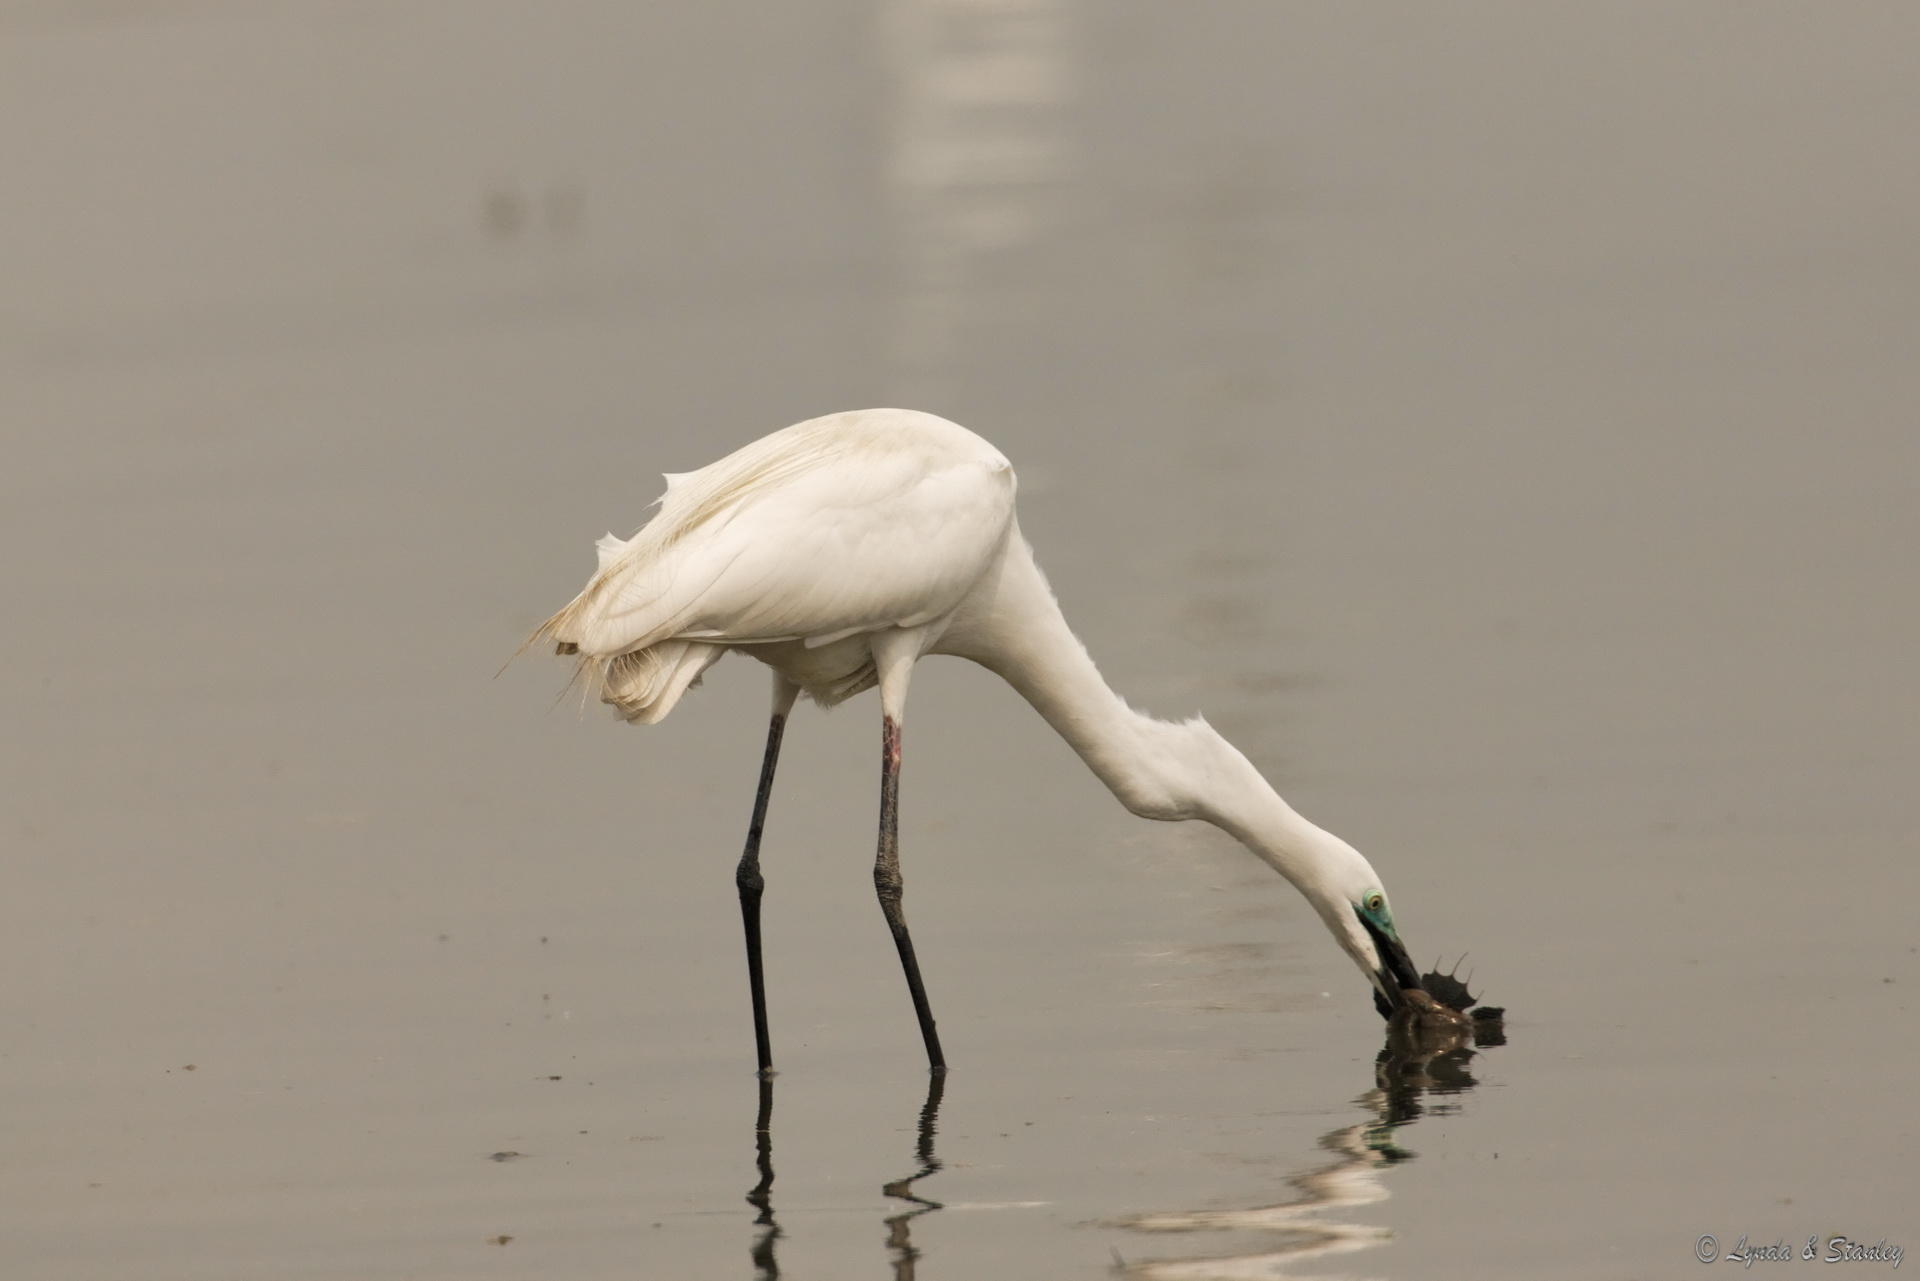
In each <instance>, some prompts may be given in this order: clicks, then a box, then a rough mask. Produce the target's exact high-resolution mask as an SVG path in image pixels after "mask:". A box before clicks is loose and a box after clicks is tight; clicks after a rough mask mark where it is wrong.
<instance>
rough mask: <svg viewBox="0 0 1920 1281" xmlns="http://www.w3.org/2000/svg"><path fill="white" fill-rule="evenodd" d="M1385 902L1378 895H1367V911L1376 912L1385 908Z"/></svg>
mask: <svg viewBox="0 0 1920 1281" xmlns="http://www.w3.org/2000/svg"><path fill="white" fill-rule="evenodd" d="M1386 902H1387V901H1386V900H1385V899H1383V898H1381V897H1380V896H1379V895H1378V894H1369V895H1367V910H1368V911H1369V912H1378V911H1379V910H1380V909H1381V908H1382V907H1384V906H1386Z"/></svg>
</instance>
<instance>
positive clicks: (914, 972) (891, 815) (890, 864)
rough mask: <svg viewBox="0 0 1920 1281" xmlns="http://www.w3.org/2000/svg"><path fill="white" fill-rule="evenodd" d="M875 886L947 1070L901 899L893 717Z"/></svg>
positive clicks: (886, 741) (884, 747)
mask: <svg viewBox="0 0 1920 1281" xmlns="http://www.w3.org/2000/svg"><path fill="white" fill-rule="evenodd" d="M873 888H874V890H875V891H876V892H878V894H879V896H880V910H881V911H882V912H884V913H885V914H886V917H887V928H888V929H889V930H891V931H893V946H894V948H895V950H897V951H898V952H899V953H900V968H901V970H902V971H903V972H905V974H906V976H907V991H908V992H909V993H910V994H911V995H912V997H913V1013H914V1016H915V1017H916V1018H918V1019H919V1020H920V1039H921V1040H923V1041H925V1042H926V1045H927V1066H928V1067H929V1068H931V1069H932V1070H933V1071H935V1072H945V1071H946V1070H947V1060H946V1056H945V1055H943V1054H941V1052H940V1034H939V1033H938V1032H937V1031H935V1030H934V1026H933V1010H932V1009H931V1008H930V1007H929V1006H928V1005H927V987H926V984H925V983H923V982H922V981H921V979H920V962H919V960H918V959H916V958H915V956H914V954H913V935H912V934H910V933H908V932H907V914H906V910H905V909H904V908H903V907H902V906H901V902H900V900H901V899H902V898H903V897H904V895H905V892H906V886H905V884H904V882H903V881H902V880H901V877H900V723H899V722H898V721H896V720H894V719H893V717H891V716H888V717H885V718H883V719H882V721H881V765H880V852H879V854H878V855H877V856H875V858H874V860H873Z"/></svg>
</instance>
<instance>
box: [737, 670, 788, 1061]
mask: <svg viewBox="0 0 1920 1281" xmlns="http://www.w3.org/2000/svg"><path fill="white" fill-rule="evenodd" d="M799 692H800V690H799V687H798V686H796V685H794V684H792V683H790V682H789V681H787V680H786V679H785V678H783V677H781V676H779V675H775V676H774V678H773V719H772V720H771V721H770V722H769V723H768V725H767V751H766V755H765V756H764V757H762V758H761V761H760V786H759V789H758V790H757V791H756V792H755V793H754V797H753V820H752V821H751V822H750V823H748V824H747V848H746V852H745V853H743V854H741V855H740V867H739V869H738V870H737V871H736V872H735V873H734V877H733V879H734V883H735V884H736V885H738V886H739V887H740V923H741V925H742V926H743V927H744V928H745V930H746V935H747V983H748V984H749V986H751V987H752V989H753V1041H754V1048H755V1050H756V1051H757V1052H758V1054H759V1058H760V1074H761V1075H762V1076H766V1075H767V1074H768V1073H770V1072H772V1071H773V1047H772V1043H771V1041H770V1040H769V1038H768V1036H767V980H766V974H765V972H764V971H763V969H762V967H761V962H760V895H761V892H762V891H763V890H764V889H765V888H766V882H765V881H764V880H763V879H762V878H761V875H760V833H761V831H762V830H763V829H764V828H765V827H766V825H767V798H768V797H770V796H771V795H772V794H773V767H774V766H775V765H777V764H778V763H779V761H780V738H781V735H782V734H784V733H785V732H786V728H787V713H788V712H790V711H792V710H793V700H794V698H795V697H796V696H797V695H798V694H799Z"/></svg>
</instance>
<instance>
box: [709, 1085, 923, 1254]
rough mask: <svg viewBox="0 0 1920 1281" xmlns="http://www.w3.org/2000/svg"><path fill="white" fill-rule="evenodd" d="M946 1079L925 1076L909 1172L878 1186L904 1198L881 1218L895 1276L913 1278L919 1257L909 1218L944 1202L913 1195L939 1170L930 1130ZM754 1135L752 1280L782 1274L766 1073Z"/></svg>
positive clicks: (770, 1092) (770, 1088) (750, 1198)
mask: <svg viewBox="0 0 1920 1281" xmlns="http://www.w3.org/2000/svg"><path fill="white" fill-rule="evenodd" d="M946 1081H947V1078H946V1074H945V1073H943V1072H934V1073H931V1074H930V1075H929V1076H928V1079H927V1099H926V1102H925V1103H923V1104H921V1106H920V1124H919V1127H918V1130H917V1132H916V1136H915V1139H914V1146H913V1159H914V1162H915V1166H914V1170H913V1172H912V1173H911V1174H909V1175H907V1176H906V1177H905V1178H900V1179H894V1180H893V1181H891V1182H889V1183H886V1184H883V1185H882V1186H881V1189H880V1190H881V1192H883V1193H884V1194H886V1195H887V1196H889V1197H892V1198H894V1199H895V1200H898V1201H904V1202H906V1208H905V1209H902V1210H901V1211H900V1212H899V1213H897V1214H890V1215H888V1216H887V1217H886V1218H885V1219H884V1220H882V1222H883V1224H884V1225H885V1227H886V1229H887V1252H888V1254H889V1256H890V1257H891V1259H892V1262H893V1276H894V1281H913V1274H914V1266H915V1264H916V1263H917V1262H918V1261H919V1258H920V1251H919V1249H918V1248H916V1247H915V1246H914V1244H913V1229H912V1224H913V1221H914V1220H915V1219H917V1218H919V1217H920V1216H921V1215H923V1214H931V1213H933V1212H934V1211H935V1210H938V1209H941V1208H943V1207H942V1205H941V1203H940V1202H938V1201H934V1200H930V1199H928V1198H927V1197H924V1196H920V1195H917V1194H916V1193H915V1192H914V1190H913V1185H914V1184H915V1183H916V1182H917V1181H919V1180H920V1179H924V1178H926V1177H927V1176H928V1175H932V1174H937V1173H939V1171H940V1158H939V1157H937V1156H935V1155H934V1152H933V1136H934V1133H935V1131H936V1130H937V1129H938V1128H939V1121H940V1099H941V1097H942V1095H943V1094H944V1093H945V1091H946ZM753 1140H754V1158H755V1163H756V1164H757V1166H758V1168H759V1171H760V1181H759V1182H758V1183H756V1184H754V1185H753V1187H752V1189H751V1190H749V1191H748V1193H747V1204H749V1205H751V1206H752V1207H753V1208H754V1209H756V1210H758V1211H759V1214H758V1215H757V1216H755V1218H754V1220H753V1225H754V1227H755V1228H756V1229H757V1231H756V1232H755V1234H754V1238H753V1245H752V1246H751V1247H750V1249H749V1250H748V1253H749V1254H750V1255H751V1257H752V1259H753V1275H754V1277H755V1279H756V1281H773V1279H774V1278H776V1277H778V1276H779V1275H780V1261H779V1259H778V1258H777V1257H776V1255H775V1253H774V1244H775V1243H776V1242H777V1241H779V1240H780V1238H781V1236H782V1235H784V1234H783V1233H782V1231H781V1228H780V1224H779V1221H778V1220H776V1219H775V1218H774V1217H773V1080H772V1078H770V1077H761V1078H760V1106H759V1110H758V1112H757V1113H756V1114H755V1117H754V1123H753Z"/></svg>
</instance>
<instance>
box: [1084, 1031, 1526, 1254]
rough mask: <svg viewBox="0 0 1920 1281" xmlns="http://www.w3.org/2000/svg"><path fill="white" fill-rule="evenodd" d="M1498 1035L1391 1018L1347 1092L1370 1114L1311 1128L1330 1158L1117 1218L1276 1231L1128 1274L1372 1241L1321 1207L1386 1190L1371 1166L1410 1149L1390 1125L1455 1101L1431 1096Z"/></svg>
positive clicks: (1459, 1080)
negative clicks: (1290, 1191) (1366, 1075)
mask: <svg viewBox="0 0 1920 1281" xmlns="http://www.w3.org/2000/svg"><path fill="white" fill-rule="evenodd" d="M1504 1041H1505V1037H1504V1036H1503V1035H1502V1033H1501V1030H1500V1028H1499V1026H1498V1024H1493V1025H1485V1024H1483V1025H1480V1026H1479V1027H1477V1028H1475V1029H1472V1030H1468V1029H1460V1030H1454V1029H1425V1028H1407V1027H1398V1026H1396V1027H1394V1028H1393V1029H1391V1030H1390V1031H1389V1032H1388V1035H1387V1042H1386V1044H1385V1046H1383V1047H1382V1048H1381V1050H1380V1054H1379V1056H1378V1057H1377V1058H1376V1059H1375V1060H1374V1069H1373V1080H1374V1083H1373V1088H1372V1089H1370V1090H1368V1091H1367V1092H1366V1093H1365V1094H1363V1095H1361V1096H1360V1097H1359V1098H1358V1099H1357V1100H1355V1102H1357V1103H1358V1104H1359V1105H1360V1106H1361V1107H1364V1108H1366V1109H1367V1110H1368V1111H1369V1112H1371V1113H1372V1119H1371V1120H1369V1121H1364V1122H1361V1123H1360V1124H1358V1125H1347V1126H1342V1127H1340V1128H1339V1129H1337V1130H1332V1131H1329V1132H1328V1133H1327V1134H1325V1135H1322V1136H1321V1138H1320V1143H1319V1146H1320V1147H1321V1148H1322V1149H1324V1150H1325V1151H1327V1152H1330V1153H1332V1154H1333V1156H1334V1159H1333V1160H1332V1161H1330V1162H1328V1163H1326V1164H1325V1165H1321V1166H1317V1167H1315V1168H1314V1169H1312V1170H1309V1171H1307V1172H1306V1173H1304V1174H1297V1175H1294V1176H1293V1177H1292V1178H1290V1179H1289V1180H1288V1182H1289V1183H1290V1184H1292V1186H1293V1187H1294V1188H1295V1189H1296V1190H1297V1191H1298V1193H1299V1195H1297V1196H1295V1197H1292V1198H1290V1199H1288V1200H1285V1201H1281V1202H1278V1203H1275V1204H1272V1205H1259V1206H1252V1207H1249V1208H1247V1209H1243V1210H1196V1211H1188V1212H1179V1211H1176V1212H1169V1213H1164V1214H1141V1215H1135V1216H1132V1217H1129V1218H1126V1219H1122V1220H1119V1221H1118V1226H1121V1227H1126V1228H1131V1229H1133V1230H1135V1231H1139V1232H1200V1231H1221V1232H1259V1233H1266V1234H1271V1235H1272V1236H1274V1237H1276V1238H1278V1239H1277V1240H1276V1241H1275V1242H1274V1243H1272V1244H1271V1245H1270V1246H1269V1247H1268V1248H1264V1249H1261V1250H1257V1251H1255V1252H1253V1253H1251V1254H1238V1255H1225V1256H1222V1255H1196V1256H1189V1257H1185V1258H1170V1259H1155V1260H1151V1261H1137V1262H1126V1263H1123V1264H1122V1267H1121V1271H1122V1272H1123V1273H1124V1275H1126V1276H1129V1277H1139V1278H1153V1279H1155V1281H1174V1279H1175V1278H1180V1279H1182V1281H1184V1279H1187V1278H1194V1279H1198V1278H1203V1277H1213V1276H1225V1275H1232V1276H1261V1277H1276V1278H1277V1277H1284V1276H1288V1275H1291V1274H1290V1273H1289V1272H1287V1271H1286V1268H1287V1265H1288V1264H1293V1263H1305V1262H1307V1261H1309V1260H1318V1259H1321V1258H1324V1257H1326V1256H1328V1255H1334V1254H1345V1253H1348V1252H1350V1251H1354V1250H1364V1249H1367V1248H1369V1247H1371V1246H1374V1245H1378V1244H1380V1243H1381V1242H1382V1241H1385V1240H1386V1239H1387V1238H1388V1237H1389V1236H1391V1235H1392V1233H1391V1231H1390V1230H1389V1229H1386V1228H1380V1227H1373V1226H1369V1225H1366V1224H1357V1223H1338V1222H1329V1221H1324V1220H1322V1219H1321V1217H1320V1216H1322V1215H1323V1214H1325V1213H1326V1212H1328V1211H1331V1210H1336V1209H1342V1208H1350V1207H1353V1206H1361V1205H1371V1204H1374V1203H1376V1202H1379V1201H1384V1200H1386V1199H1387V1197H1388V1196H1389V1195H1390V1193H1389V1192H1388V1191H1387V1187H1386V1184H1385V1183H1384V1182H1383V1181H1382V1179H1381V1177H1380V1176H1381V1175H1382V1174H1383V1173H1384V1172H1385V1171H1386V1170H1387V1169H1389V1168H1391V1167H1392V1166H1394V1165H1397V1164H1399V1163H1400V1162H1402V1161H1406V1160H1411V1159H1412V1158H1413V1157H1414V1156H1415V1155H1416V1154H1415V1153H1414V1152H1412V1151H1410V1150H1409V1149H1407V1148H1404V1147H1402V1146H1400V1143H1399V1132H1400V1131H1401V1130H1402V1129H1404V1128H1405V1127H1406V1126H1409V1125H1411V1124H1413V1123H1414V1122H1415V1121H1417V1120H1419V1119H1420V1117H1422V1116H1424V1115H1426V1113H1427V1112H1428V1111H1429V1110H1432V1111H1433V1112H1435V1113H1436V1114H1446V1113H1451V1112H1454V1111H1457V1110H1458V1106H1459V1105H1458V1103H1457V1102H1453V1101H1448V1102H1446V1103H1438V1102H1435V1101H1434V1100H1437V1099H1442V1098H1448V1097H1449V1096H1456V1095H1460V1094H1464V1093H1465V1092H1466V1091H1468V1090H1471V1089H1472V1088H1473V1086H1474V1077H1473V1072H1472V1069H1471V1066H1470V1065H1471V1064H1472V1062H1473V1058H1474V1055H1475V1053H1476V1050H1477V1049H1478V1048H1485V1047H1487V1046H1492V1045H1500V1044H1503V1043H1504Z"/></svg>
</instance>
